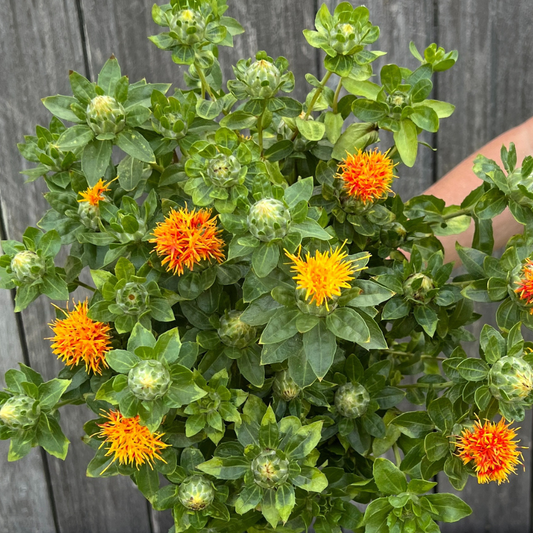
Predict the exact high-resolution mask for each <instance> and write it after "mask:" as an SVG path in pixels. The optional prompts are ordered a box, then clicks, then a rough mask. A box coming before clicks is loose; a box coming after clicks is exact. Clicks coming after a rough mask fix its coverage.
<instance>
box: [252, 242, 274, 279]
mask: <svg viewBox="0 0 533 533" xmlns="http://www.w3.org/2000/svg"><path fill="white" fill-rule="evenodd" d="M278 261H279V246H278V245H277V244H276V243H266V242H265V243H261V245H260V246H259V247H258V248H256V249H255V250H254V253H253V255H252V268H253V269H254V272H255V274H256V276H257V277H258V278H264V277H266V276H268V275H269V274H270V273H271V272H272V271H273V270H274V269H275V268H276V266H277V264H278Z"/></svg>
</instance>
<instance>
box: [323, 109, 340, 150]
mask: <svg viewBox="0 0 533 533" xmlns="http://www.w3.org/2000/svg"><path fill="white" fill-rule="evenodd" d="M324 124H325V126H326V137H327V139H328V141H329V142H330V143H331V144H335V143H336V142H337V141H338V140H339V137H340V136H341V133H342V125H343V124H344V119H343V118H342V115H341V114H340V113H333V112H331V111H328V112H327V113H326V116H325V118H324Z"/></svg>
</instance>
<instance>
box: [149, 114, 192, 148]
mask: <svg viewBox="0 0 533 533" xmlns="http://www.w3.org/2000/svg"><path fill="white" fill-rule="evenodd" d="M154 115H155V113H154ZM158 115H159V116H157V117H155V118H156V119H157V120H152V126H153V128H154V130H155V131H157V133H159V134H160V135H162V136H163V137H165V139H174V140H176V141H179V140H180V139H183V137H185V135H187V131H188V129H189V126H188V124H187V121H186V120H185V119H184V118H183V116H182V115H181V114H180V113H164V114H158Z"/></svg>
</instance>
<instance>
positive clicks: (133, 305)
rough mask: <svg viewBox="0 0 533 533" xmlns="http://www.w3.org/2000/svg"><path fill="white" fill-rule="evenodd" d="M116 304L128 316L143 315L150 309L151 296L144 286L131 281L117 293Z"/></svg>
mask: <svg viewBox="0 0 533 533" xmlns="http://www.w3.org/2000/svg"><path fill="white" fill-rule="evenodd" d="M116 302H117V305H118V306H119V307H120V308H121V309H122V311H123V312H124V313H126V314H127V315H134V316H136V315H141V314H142V313H144V312H145V311H146V310H147V309H148V304H149V302H150V295H149V294H148V291H147V290H146V287H145V286H144V285H142V284H141V283H137V282H135V281H130V282H128V283H126V285H124V287H123V288H122V289H119V290H118V291H117V296H116Z"/></svg>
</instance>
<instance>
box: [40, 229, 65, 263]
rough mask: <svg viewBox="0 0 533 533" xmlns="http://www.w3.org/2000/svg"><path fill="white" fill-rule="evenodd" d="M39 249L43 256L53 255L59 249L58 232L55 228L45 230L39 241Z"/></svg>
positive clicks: (59, 238)
mask: <svg viewBox="0 0 533 533" xmlns="http://www.w3.org/2000/svg"><path fill="white" fill-rule="evenodd" d="M39 249H40V250H41V252H42V255H43V256H44V257H55V256H56V255H57V254H58V252H59V250H61V237H60V236H59V233H58V232H57V231H56V230H55V229H53V230H50V231H47V232H46V233H45V234H44V235H43V236H42V238H41V240H40V241H39Z"/></svg>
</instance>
